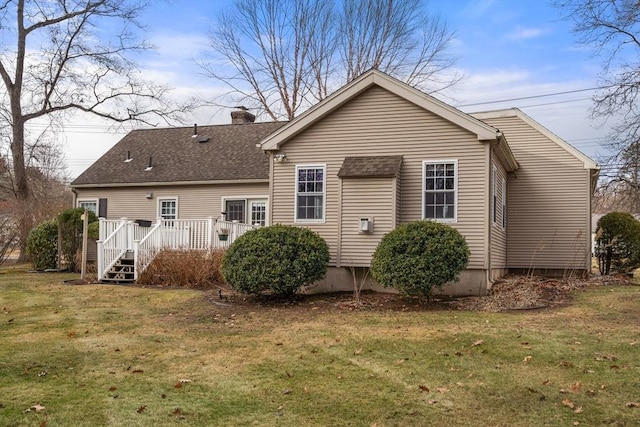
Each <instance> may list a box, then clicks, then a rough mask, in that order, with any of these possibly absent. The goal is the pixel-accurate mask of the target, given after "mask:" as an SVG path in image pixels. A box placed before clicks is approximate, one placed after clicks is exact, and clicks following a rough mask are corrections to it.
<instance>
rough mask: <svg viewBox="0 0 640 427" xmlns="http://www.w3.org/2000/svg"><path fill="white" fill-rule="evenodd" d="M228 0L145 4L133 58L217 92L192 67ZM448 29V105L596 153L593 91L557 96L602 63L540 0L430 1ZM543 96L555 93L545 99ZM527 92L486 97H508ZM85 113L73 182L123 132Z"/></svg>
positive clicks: (584, 83) (200, 118)
mask: <svg viewBox="0 0 640 427" xmlns="http://www.w3.org/2000/svg"><path fill="white" fill-rule="evenodd" d="M226 3H227V2H226V1H223V0H172V1H168V2H160V3H157V4H156V5H154V6H152V8H151V9H149V10H148V11H147V12H146V13H145V16H144V21H145V23H146V25H147V30H148V34H147V37H148V38H149V39H150V41H151V42H152V43H153V44H155V45H156V46H157V50H156V52H154V53H150V54H148V55H146V56H145V57H143V58H141V60H140V62H141V64H142V66H143V69H144V73H145V75H146V76H148V77H151V78H154V79H156V80H158V81H162V82H165V83H167V84H169V85H170V86H172V87H174V88H175V94H176V96H188V95H193V94H195V93H198V94H205V95H206V94H211V96H213V95H215V94H216V93H219V91H220V88H219V87H216V86H215V83H214V82H212V81H210V80H207V79H206V78H204V77H203V76H202V75H200V74H199V71H198V68H197V67H196V66H195V65H194V62H193V60H194V58H196V57H197V56H198V55H199V53H200V52H202V51H203V49H205V48H206V33H207V30H208V28H209V25H210V24H209V22H210V21H211V20H212V19H213V17H214V16H215V14H216V13H217V12H218V11H219V9H220V8H221V7H223V6H224V5H225V4H226ZM428 5H429V8H430V9H431V10H437V11H439V12H440V14H441V15H442V17H444V18H445V19H446V20H447V22H448V24H449V26H450V28H451V29H452V30H454V31H455V32H456V38H455V40H454V42H453V43H452V47H451V53H453V54H454V55H455V56H456V57H457V58H458V62H457V64H456V68H457V71H459V72H460V73H462V74H463V75H464V76H465V78H464V80H463V81H462V82H461V83H460V84H459V85H458V86H457V87H456V88H455V89H454V90H452V91H450V92H447V93H446V95H447V99H446V101H447V102H449V103H451V104H452V105H454V106H457V107H459V108H460V109H461V110H463V111H466V112H474V111H485V110H493V109H500V108H509V107H519V108H521V109H522V110H523V111H524V112H525V113H527V114H528V115H530V116H531V117H532V118H534V119H535V120H537V121H539V122H540V123H541V124H543V125H544V126H546V127H547V128H548V129H549V130H551V131H552V132H554V133H556V134H557V135H558V136H560V137H561V138H563V139H565V140H566V141H568V142H569V143H571V144H572V145H574V146H575V147H576V148H578V149H579V150H581V151H583V152H584V153H586V154H587V155H589V156H591V157H597V154H598V153H600V152H602V150H601V149H600V148H599V144H600V142H601V141H602V140H604V137H605V135H606V133H607V124H604V126H600V125H601V124H600V123H597V122H594V121H593V120H591V119H590V118H589V107H590V106H591V101H590V99H589V98H590V96H592V95H593V92H592V91H583V92H575V93H566V94H558V93H561V92H569V91H577V90H581V89H588V88H593V87H597V86H598V73H599V71H600V63H601V62H600V60H599V59H597V58H594V57H592V55H591V52H590V51H589V50H588V49H586V48H584V47H579V46H578V45H577V43H576V40H575V37H574V35H573V34H572V32H571V24H570V23H569V22H567V21H563V20H561V19H560V18H561V15H560V12H559V11H558V10H557V9H554V8H553V7H551V6H550V5H548V4H547V2H545V1H543V0H518V1H515V0H431V1H429V2H428ZM546 94H558V95H555V96H544V97H540V95H546ZM524 97H534V98H530V99H519V100H512V101H507V102H496V103H488V102H490V101H491V102H492V101H499V100H509V99H514V98H524ZM228 116H229V112H227V111H224V112H220V111H213V110H210V111H200V112H199V113H198V114H197V115H195V116H194V117H193V122H194V123H198V124H217V123H228V122H229V118H228ZM123 132H124V131H123V130H120V131H119V132H114V131H113V130H112V129H111V130H110V127H109V124H108V123H104V122H100V121H99V120H97V119H92V118H88V117H83V118H78V119H77V120H73V121H72V122H71V123H70V125H69V127H68V128H67V131H66V132H65V135H64V136H65V138H63V139H64V140H65V145H64V148H65V150H64V151H65V156H66V159H67V164H68V165H69V172H70V175H71V177H72V178H74V177H76V176H77V175H78V174H79V173H81V172H82V171H83V170H84V169H86V168H87V167H88V166H89V165H90V164H91V163H92V162H93V161H95V160H96V159H97V158H98V157H99V156H100V155H102V154H103V153H104V152H106V151H107V150H108V149H109V148H110V147H111V146H113V144H115V143H116V142H117V141H118V140H119V139H120V138H121V137H122V136H123V135H124V133H123Z"/></svg>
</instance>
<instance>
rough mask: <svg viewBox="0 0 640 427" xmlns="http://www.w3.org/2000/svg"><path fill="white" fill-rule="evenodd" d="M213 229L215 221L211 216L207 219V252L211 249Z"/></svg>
mask: <svg viewBox="0 0 640 427" xmlns="http://www.w3.org/2000/svg"><path fill="white" fill-rule="evenodd" d="M214 228H215V220H214V219H213V217H212V216H209V217H207V250H208V251H210V250H211V249H213V233H214Z"/></svg>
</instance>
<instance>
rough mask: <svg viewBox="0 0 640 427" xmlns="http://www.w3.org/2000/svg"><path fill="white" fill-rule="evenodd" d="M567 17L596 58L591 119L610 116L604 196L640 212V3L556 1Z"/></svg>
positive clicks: (608, 117)
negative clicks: (598, 67) (597, 74)
mask: <svg viewBox="0 0 640 427" xmlns="http://www.w3.org/2000/svg"><path fill="white" fill-rule="evenodd" d="M555 5H556V6H558V7H560V8H561V9H562V10H564V11H565V12H566V15H565V18H566V19H568V20H571V21H572V22H573V25H574V27H573V29H574V31H575V33H576V34H577V36H578V41H579V42H580V43H581V44H583V45H584V46H586V47H589V48H591V49H593V51H594V55H596V56H598V57H600V58H601V59H602V61H603V62H602V73H601V76H600V86H601V87H603V89H601V90H600V91H599V92H598V93H597V94H596V95H595V96H594V106H593V109H592V114H593V116H594V118H599V119H605V120H606V119H613V120H615V122H614V125H613V128H612V132H611V134H610V135H609V138H608V140H609V142H608V143H607V144H606V145H605V148H606V149H607V151H608V154H607V155H605V156H603V157H602V158H601V159H599V160H600V161H601V163H603V165H604V167H603V173H602V180H601V186H602V188H601V190H600V192H601V193H603V195H607V197H605V199H607V200H610V201H611V200H615V201H618V202H620V203H621V204H622V206H621V207H622V208H623V209H625V210H627V209H628V210H630V211H632V212H634V213H640V197H639V194H638V192H639V191H640V186H639V183H638V181H639V176H640V170H639V169H640V168H639V166H640V156H639V154H640V110H639V109H638V103H637V101H638V96H639V95H640V57H639V55H640V2H637V1H630V0H558V1H556V2H555Z"/></svg>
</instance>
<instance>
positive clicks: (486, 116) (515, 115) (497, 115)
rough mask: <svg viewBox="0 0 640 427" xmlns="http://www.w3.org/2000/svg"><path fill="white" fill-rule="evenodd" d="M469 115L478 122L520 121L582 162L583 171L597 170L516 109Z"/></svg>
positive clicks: (583, 156)
mask: <svg viewBox="0 0 640 427" xmlns="http://www.w3.org/2000/svg"><path fill="white" fill-rule="evenodd" d="M471 115H472V116H473V117H475V118H477V119H479V120H491V119H512V120H518V119H520V120H522V121H523V122H525V123H526V124H528V125H529V126H531V127H532V128H533V129H535V130H536V131H538V132H540V133H541V134H542V135H544V136H545V137H547V138H548V139H549V140H551V141H553V142H554V143H556V144H557V145H558V146H560V147H561V148H562V149H564V150H565V151H566V152H567V153H569V154H571V155H572V156H573V157H575V158H576V159H578V160H579V161H580V162H582V164H583V167H584V169H599V167H598V165H597V164H596V163H595V162H594V161H593V160H591V159H590V158H589V157H588V156H586V155H585V154H584V153H582V152H580V151H579V150H578V149H576V148H575V147H573V146H572V145H571V144H569V143H567V142H566V141H565V140H564V139H562V138H560V137H559V136H558V135H556V134H555V133H553V132H551V131H550V130H549V129H547V128H546V127H544V126H542V125H541V124H540V123H538V122H537V121H535V120H534V119H532V118H531V117H529V116H528V115H526V114H525V113H523V112H522V111H521V110H520V109H518V108H509V109H505V110H494V111H483V112H478V113H471ZM506 137H507V140H508V139H509V135H506Z"/></svg>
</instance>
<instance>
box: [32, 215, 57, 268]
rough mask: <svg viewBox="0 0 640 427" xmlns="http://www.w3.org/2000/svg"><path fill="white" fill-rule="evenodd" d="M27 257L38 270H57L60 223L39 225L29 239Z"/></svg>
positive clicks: (51, 222) (47, 222)
mask: <svg viewBox="0 0 640 427" xmlns="http://www.w3.org/2000/svg"><path fill="white" fill-rule="evenodd" d="M26 251H27V256H28V257H29V259H30V260H31V263H32V264H33V268H35V269H36V270H46V269H47V268H56V266H57V263H58V221H57V220H55V219H51V220H49V221H45V222H43V223H41V224H40V225H38V226H37V227H36V228H34V229H33V230H31V232H29V236H28V237H27V247H26Z"/></svg>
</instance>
